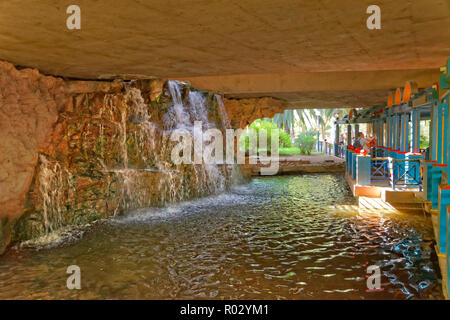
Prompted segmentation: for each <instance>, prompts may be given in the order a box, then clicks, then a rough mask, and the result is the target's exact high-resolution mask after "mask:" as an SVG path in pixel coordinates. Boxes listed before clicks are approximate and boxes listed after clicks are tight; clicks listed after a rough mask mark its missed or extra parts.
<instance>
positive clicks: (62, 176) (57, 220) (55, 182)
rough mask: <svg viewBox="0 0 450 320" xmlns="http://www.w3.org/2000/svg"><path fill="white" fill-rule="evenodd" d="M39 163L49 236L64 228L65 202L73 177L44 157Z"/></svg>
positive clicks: (43, 206)
mask: <svg viewBox="0 0 450 320" xmlns="http://www.w3.org/2000/svg"><path fill="white" fill-rule="evenodd" d="M39 161H40V169H39V173H38V177H37V180H38V184H39V194H40V195H41V196H42V223H43V227H44V230H45V233H47V234H48V233H50V232H52V231H54V230H56V229H58V228H60V227H61V226H62V221H63V216H62V215H63V213H64V200H65V198H66V196H67V195H66V192H68V189H69V182H70V178H71V176H70V173H69V172H68V171H67V170H63V169H62V168H61V166H60V164H59V163H58V162H50V161H49V160H48V159H47V158H46V157H45V156H44V155H40V156H39Z"/></svg>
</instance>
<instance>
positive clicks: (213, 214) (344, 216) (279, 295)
mask: <svg viewBox="0 0 450 320" xmlns="http://www.w3.org/2000/svg"><path fill="white" fill-rule="evenodd" d="M431 240H432V227H431V223H430V221H429V219H428V218H427V217H424V216H421V215H407V214H400V213H392V212H383V211H373V212H370V211H364V212H363V211H360V210H358V206H357V204H356V202H355V200H354V198H353V197H352V196H351V193H350V190H349V189H348V187H347V185H346V182H345V180H344V178H343V176H342V175H328V174H311V175H302V176H279V177H265V178H256V179H253V180H252V181H251V182H250V183H248V184H245V185H241V186H239V187H236V188H234V189H233V190H232V191H230V192H228V193H226V194H221V195H216V196H211V197H208V198H203V199H198V200H193V201H190V202H184V203H180V204H177V205H172V206H170V207H166V208H150V209H144V210H139V211H135V212H131V213H129V214H127V215H124V216H121V217H117V218H114V219H110V220H107V221H102V222H100V223H97V224H95V225H94V226H91V227H89V228H86V230H84V234H83V236H82V237H81V238H80V239H77V240H74V241H63V242H62V243H61V242H54V243H58V245H53V246H50V248H49V247H48V245H47V246H45V247H33V248H31V249H30V248H28V249H24V248H21V249H11V250H9V251H8V252H7V253H6V254H5V255H3V256H2V257H0V299H38V298H68V299H72V298H77V299H411V298H419V299H430V298H433V299H442V298H443V297H442V293H441V288H440V279H439V277H440V276H439V270H438V269H437V263H436V257H435V255H434V254H433V249H432V241H431ZM54 243H53V244H54ZM70 265H77V266H79V267H80V270H81V286H82V288H81V290H69V289H67V287H66V280H67V277H68V276H69V275H68V274H67V273H66V271H67V267H68V266H70ZM370 265H378V266H379V267H380V270H381V290H378V291H370V290H368V287H367V283H366V276H367V275H368V274H367V267H368V266H370Z"/></svg>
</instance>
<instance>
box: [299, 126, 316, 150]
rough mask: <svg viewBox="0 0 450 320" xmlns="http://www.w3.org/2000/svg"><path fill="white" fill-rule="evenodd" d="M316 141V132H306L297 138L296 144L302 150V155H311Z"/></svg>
mask: <svg viewBox="0 0 450 320" xmlns="http://www.w3.org/2000/svg"><path fill="white" fill-rule="evenodd" d="M316 141H317V140H316V133H315V132H314V131H306V132H302V133H300V134H299V135H298V136H297V138H296V139H295V144H296V145H297V146H298V147H299V148H300V154H303V155H310V154H311V151H312V150H313V149H314V146H315V144H316Z"/></svg>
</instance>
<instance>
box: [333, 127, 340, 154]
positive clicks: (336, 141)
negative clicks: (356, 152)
mask: <svg viewBox="0 0 450 320" xmlns="http://www.w3.org/2000/svg"><path fill="white" fill-rule="evenodd" d="M334 126H335V129H334V155H335V156H336V157H338V156H339V134H340V133H339V129H340V128H339V124H337V123H336V124H335V125H334Z"/></svg>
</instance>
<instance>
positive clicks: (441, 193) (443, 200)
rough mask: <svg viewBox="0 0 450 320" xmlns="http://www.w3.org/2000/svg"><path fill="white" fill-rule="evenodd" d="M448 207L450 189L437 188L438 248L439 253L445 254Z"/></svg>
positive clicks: (446, 187) (445, 187) (444, 187)
mask: <svg viewBox="0 0 450 320" xmlns="http://www.w3.org/2000/svg"><path fill="white" fill-rule="evenodd" d="M448 206H450V187H449V186H443V185H440V186H439V190H438V212H439V220H438V223H439V227H438V239H437V242H438V248H439V253H441V254H447V252H448V248H447V237H448V228H449V224H448V221H449V220H448V209H447V208H448Z"/></svg>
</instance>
